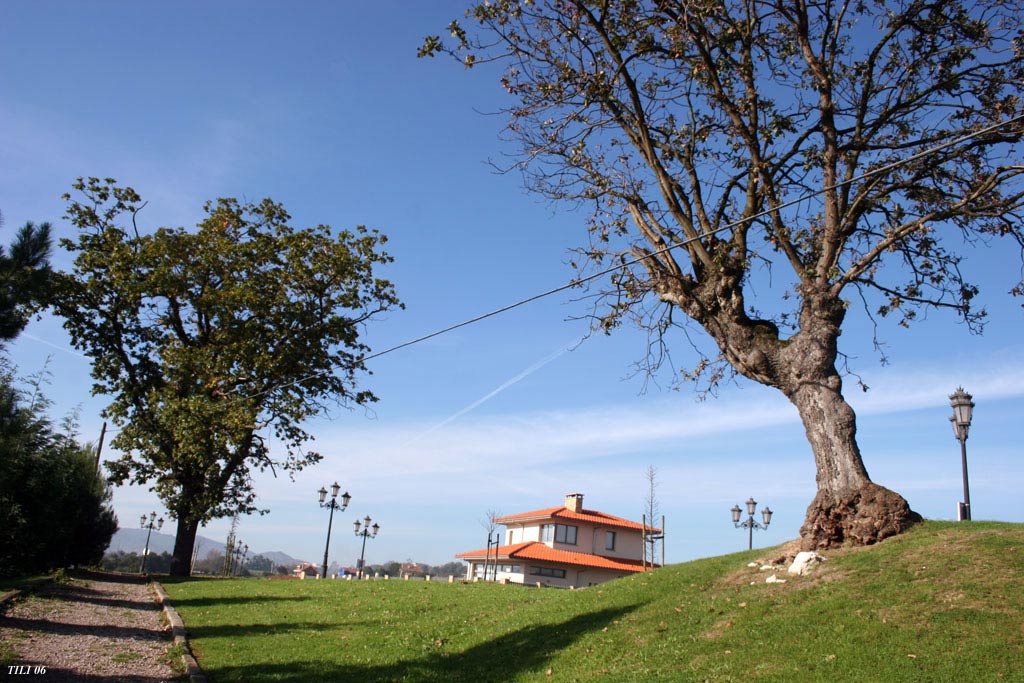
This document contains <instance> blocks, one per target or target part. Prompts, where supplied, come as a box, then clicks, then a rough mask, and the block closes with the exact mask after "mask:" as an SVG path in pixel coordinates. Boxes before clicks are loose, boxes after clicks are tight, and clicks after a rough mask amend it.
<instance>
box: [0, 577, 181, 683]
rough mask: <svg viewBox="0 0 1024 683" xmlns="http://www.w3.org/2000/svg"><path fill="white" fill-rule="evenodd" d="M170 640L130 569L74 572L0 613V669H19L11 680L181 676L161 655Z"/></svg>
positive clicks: (156, 681) (134, 681) (143, 680)
mask: <svg viewBox="0 0 1024 683" xmlns="http://www.w3.org/2000/svg"><path fill="white" fill-rule="evenodd" d="M171 645H172V640H171V634H170V627H169V626H168V625H167V623H166V621H165V620H164V618H163V616H162V614H161V611H160V607H159V606H158V605H157V603H156V602H155V600H154V596H153V592H152V590H151V589H150V588H149V586H148V585H147V584H146V583H143V582H141V581H140V580H139V579H136V578H134V577H129V576H117V575H111V574H87V573H81V574H77V575H74V577H73V578H72V579H71V581H70V582H68V583H54V584H49V585H46V586H44V587H42V588H40V589H39V590H37V591H36V592H35V593H34V594H30V595H28V596H23V597H21V598H18V599H17V600H16V601H15V602H14V603H13V604H10V605H8V606H7V607H6V608H4V609H3V612H2V614H0V661H3V670H2V671H0V673H2V674H4V675H5V677H6V678H10V679H14V678H15V675H16V674H22V675H24V678H21V676H18V677H17V679H15V680H33V679H35V680H43V681H47V682H49V683H53V682H56V681H60V682H64V681H95V682H99V681H111V682H115V683H118V682H119V683H163V682H170V681H182V680H184V677H183V676H180V675H178V674H176V673H175V671H174V670H173V669H172V668H171V666H170V664H169V663H168V662H169V661H171V659H172V658H170V657H168V655H167V651H168V649H169V648H170V647H171ZM174 660H175V661H177V658H174ZM12 666H13V667H21V668H14V669H12V668H11V667H12ZM44 668H45V672H44Z"/></svg>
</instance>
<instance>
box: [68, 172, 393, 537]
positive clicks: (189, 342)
mask: <svg viewBox="0 0 1024 683" xmlns="http://www.w3.org/2000/svg"><path fill="white" fill-rule="evenodd" d="M74 189H75V190H76V194H75V196H74V198H72V196H71V195H70V194H69V195H66V196H65V199H66V200H67V201H68V211H67V217H68V218H69V219H70V221H71V223H72V224H73V225H74V226H75V227H76V228H78V231H79V232H78V236H77V238H76V239H73V240H72V239H65V240H62V241H61V244H62V246H64V247H65V248H66V249H68V250H69V251H71V252H72V253H74V254H75V255H76V256H75V261H74V268H73V270H72V271H71V272H70V273H69V274H67V275H66V276H64V277H62V278H61V281H60V288H59V297H58V298H57V303H56V306H57V309H58V312H59V313H60V315H62V316H63V317H64V319H65V327H66V329H67V330H68V332H69V333H70V335H71V338H72V341H73V343H74V345H75V346H76V347H77V348H79V349H81V350H82V351H83V352H84V353H86V354H87V355H88V356H90V357H91V358H92V360H93V370H92V376H93V378H94V380H95V383H94V385H93V392H94V393H96V394H106V395H108V396H110V399H111V402H110V404H109V406H108V407H107V408H106V409H105V415H106V416H107V417H109V418H111V419H112V420H113V421H114V422H115V423H116V424H117V425H119V426H120V431H119V432H118V433H117V435H116V436H115V437H114V439H113V441H112V445H113V446H114V447H115V448H117V449H119V450H120V451H121V452H122V453H123V455H122V456H121V457H120V459H118V460H116V461H114V462H111V463H108V464H107V466H108V468H109V469H110V473H111V478H112V479H113V481H115V482H117V483H123V482H126V481H131V482H133V483H140V484H141V483H147V482H154V486H155V489H156V491H157V493H158V494H159V495H160V497H161V499H162V500H163V501H164V502H165V504H166V505H167V508H168V510H170V511H171V513H172V515H174V516H177V517H178V518H179V519H181V518H187V519H190V520H191V521H193V522H204V521H206V520H208V519H210V518H213V517H221V516H226V515H231V514H235V513H237V512H253V511H255V510H256V507H255V505H254V501H255V492H254V490H253V487H252V484H251V475H252V472H253V471H254V470H264V469H266V468H272V469H275V471H276V468H278V467H280V468H282V469H284V470H286V471H294V470H298V469H301V468H302V467H304V466H307V465H310V464H312V463H315V462H317V461H318V460H319V459H320V458H321V456H320V454H319V453H317V452H315V451H313V450H309V449H308V448H307V444H308V442H309V441H310V439H311V438H312V437H311V435H310V434H309V433H308V432H306V431H305V429H304V428H303V426H302V425H303V422H304V420H306V419H307V418H309V417H311V416H313V415H316V414H318V413H321V412H323V411H325V410H327V409H328V408H329V407H330V406H331V405H342V406H352V405H365V404H368V403H370V402H372V401H375V400H376V398H375V397H374V395H373V394H372V393H371V392H370V391H367V390H365V389H359V388H358V387H357V376H358V375H359V374H360V373H362V372H363V371H365V367H364V365H363V362H362V360H361V357H362V355H364V353H365V352H366V351H367V350H368V347H367V346H366V345H365V344H364V343H363V342H362V341H361V339H360V332H361V331H362V329H363V326H364V324H365V323H366V322H367V321H369V320H370V319H371V318H372V317H373V316H374V315H375V314H377V313H380V312H382V311H385V310H388V309H390V308H394V307H396V306H400V304H399V301H398V299H397V298H396V296H395V293H394V289H393V286H392V284H391V283H390V282H388V281H387V280H384V279H380V278H378V277H376V276H375V274H374V268H375V267H376V266H381V265H384V264H387V263H389V262H390V261H391V258H390V257H389V256H388V255H387V254H386V253H384V252H383V251H381V250H380V247H381V245H383V244H384V242H385V241H386V238H385V237H384V236H383V235H381V234H379V233H378V232H376V231H372V230H367V229H365V228H363V227H358V228H356V229H355V230H352V231H348V230H342V231H332V229H331V228H330V227H329V226H326V225H318V226H316V227H314V228H306V229H296V228H293V227H291V226H290V225H289V224H288V221H289V220H290V216H289V215H288V213H287V212H286V211H285V210H284V208H283V207H282V206H281V205H280V204H277V203H275V202H273V201H271V200H270V199H264V200H263V201H261V202H259V203H248V202H247V203H242V202H239V201H237V200H235V199H218V200H217V201H215V202H209V203H207V204H206V206H205V212H206V218H205V219H204V220H203V221H202V222H201V223H199V225H198V226H197V228H196V229H195V230H192V231H189V230H185V229H184V228H160V229H158V230H156V231H154V232H152V233H150V234H141V233H140V231H139V230H138V228H137V216H138V213H139V211H140V209H141V208H142V207H143V206H144V204H143V202H142V200H141V198H140V196H139V195H138V194H137V193H136V192H135V191H134V190H133V189H132V188H130V187H121V186H118V185H117V184H116V183H115V181H114V180H112V179H106V180H99V179H97V178H88V179H81V178H80V179H79V180H78V181H77V182H76V183H75V184H74ZM270 434H272V435H273V436H274V437H275V438H276V439H277V440H278V441H279V442H280V443H281V444H283V446H284V451H285V452H284V453H283V454H281V455H277V454H274V453H272V452H271V450H270V447H269V444H268V442H267V438H268V436H269V435H270Z"/></svg>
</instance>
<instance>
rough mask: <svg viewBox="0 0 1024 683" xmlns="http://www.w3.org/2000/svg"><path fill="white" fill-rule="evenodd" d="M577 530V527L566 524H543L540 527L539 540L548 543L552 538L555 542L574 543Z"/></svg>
mask: <svg viewBox="0 0 1024 683" xmlns="http://www.w3.org/2000/svg"><path fill="white" fill-rule="evenodd" d="M577 530H578V528H577V527H574V526H569V525H568V524H545V525H544V526H542V527H541V528H540V540H541V541H543V542H544V543H548V542H549V541H551V539H552V538H554V540H555V542H556V543H566V544H568V545H576V532H577Z"/></svg>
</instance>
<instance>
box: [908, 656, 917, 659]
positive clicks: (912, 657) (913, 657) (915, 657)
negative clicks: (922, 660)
mask: <svg viewBox="0 0 1024 683" xmlns="http://www.w3.org/2000/svg"><path fill="white" fill-rule="evenodd" d="M907 656H908V657H910V658H911V659H917V655H907Z"/></svg>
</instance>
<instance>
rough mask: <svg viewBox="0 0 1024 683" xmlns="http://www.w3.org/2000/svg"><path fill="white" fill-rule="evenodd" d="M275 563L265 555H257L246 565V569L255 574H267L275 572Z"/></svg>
mask: <svg viewBox="0 0 1024 683" xmlns="http://www.w3.org/2000/svg"><path fill="white" fill-rule="evenodd" d="M273 568H274V563H273V562H272V561H271V560H270V559H269V558H267V557H264V556H263V555H256V556H255V557H253V558H252V559H250V560H249V562H248V564H246V569H248V570H250V571H254V572H262V573H267V572H270V571H271V570H273Z"/></svg>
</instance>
